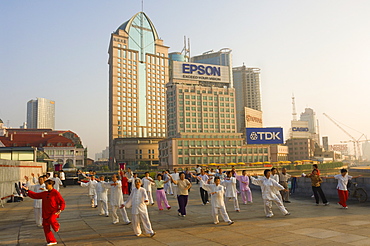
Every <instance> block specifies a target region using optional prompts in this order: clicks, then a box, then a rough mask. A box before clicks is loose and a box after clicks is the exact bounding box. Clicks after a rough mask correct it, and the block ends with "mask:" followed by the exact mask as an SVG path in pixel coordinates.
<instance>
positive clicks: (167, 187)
mask: <svg viewBox="0 0 370 246" xmlns="http://www.w3.org/2000/svg"><path fill="white" fill-rule="evenodd" d="M170 176H171V175H170V170H166V171H164V172H163V180H164V181H165V182H167V183H165V184H164V191H165V192H166V194H167V195H173V190H172V182H171V178H170ZM171 177H172V176H171Z"/></svg>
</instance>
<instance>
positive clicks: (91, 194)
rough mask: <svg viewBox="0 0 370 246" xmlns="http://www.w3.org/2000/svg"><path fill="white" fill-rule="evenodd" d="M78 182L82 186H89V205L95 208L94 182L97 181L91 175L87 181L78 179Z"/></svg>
mask: <svg viewBox="0 0 370 246" xmlns="http://www.w3.org/2000/svg"><path fill="white" fill-rule="evenodd" d="M78 183H80V184H81V186H82V187H88V188H89V196H90V198H91V207H92V208H97V207H98V196H97V194H96V184H97V183H98V181H96V180H95V176H91V177H90V180H89V182H87V183H84V182H81V181H78Z"/></svg>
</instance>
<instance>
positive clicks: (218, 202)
mask: <svg viewBox="0 0 370 246" xmlns="http://www.w3.org/2000/svg"><path fill="white" fill-rule="evenodd" d="M198 179H199V180H200V182H201V184H202V188H203V189H205V190H207V191H208V193H209V194H210V195H211V205H212V217H213V223H214V224H215V225H217V224H218V223H219V220H218V213H219V212H220V213H221V216H222V218H223V219H224V221H225V222H227V223H228V224H229V225H232V224H234V221H232V220H230V218H229V215H228V214H227V211H226V207H225V202H224V196H225V187H224V186H222V185H220V184H221V180H220V178H219V177H215V178H214V182H215V183H214V184H206V183H205V182H204V181H203V180H202V178H201V177H199V176H198Z"/></svg>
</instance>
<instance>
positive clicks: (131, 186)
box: [127, 173, 138, 194]
mask: <svg viewBox="0 0 370 246" xmlns="http://www.w3.org/2000/svg"><path fill="white" fill-rule="evenodd" d="M136 179H138V177H137V173H133V174H132V176H131V178H129V179H128V180H127V182H128V184H129V185H128V193H129V194H131V191H132V189H133V188H135V180H136Z"/></svg>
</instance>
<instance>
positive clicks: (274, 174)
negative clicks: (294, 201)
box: [270, 167, 283, 202]
mask: <svg viewBox="0 0 370 246" xmlns="http://www.w3.org/2000/svg"><path fill="white" fill-rule="evenodd" d="M270 178H271V179H273V180H275V181H276V182H277V183H278V184H279V182H280V179H279V173H278V170H277V168H275V167H273V168H271V176H270ZM276 195H277V196H278V197H279V199H280V201H281V202H283V198H282V197H281V194H280V191H279V190H276Z"/></svg>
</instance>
